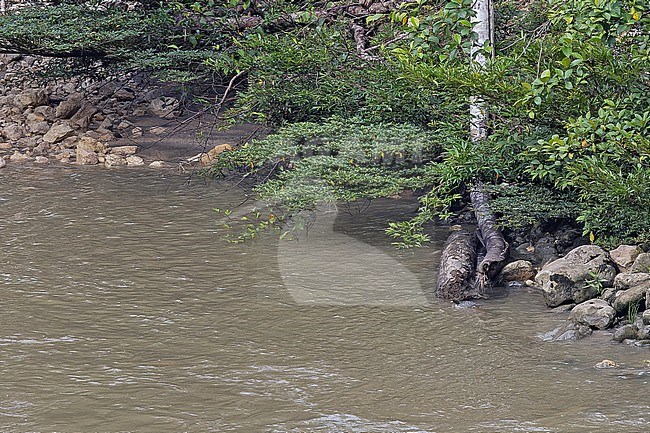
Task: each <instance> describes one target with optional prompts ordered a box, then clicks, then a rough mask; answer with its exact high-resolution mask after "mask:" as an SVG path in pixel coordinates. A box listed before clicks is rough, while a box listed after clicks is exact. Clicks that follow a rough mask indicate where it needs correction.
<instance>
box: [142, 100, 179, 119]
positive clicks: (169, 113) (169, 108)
mask: <svg viewBox="0 0 650 433" xmlns="http://www.w3.org/2000/svg"><path fill="white" fill-rule="evenodd" d="M179 107H180V102H179V101H178V99H176V98H171V97H167V96H161V97H159V98H155V99H154V100H152V101H151V103H150V104H149V113H150V114H153V115H154V116H158V117H162V118H163V119H169V118H172V117H176V116H177V113H176V111H177V110H178V108H179Z"/></svg>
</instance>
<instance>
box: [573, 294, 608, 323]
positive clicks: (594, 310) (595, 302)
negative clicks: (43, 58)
mask: <svg viewBox="0 0 650 433" xmlns="http://www.w3.org/2000/svg"><path fill="white" fill-rule="evenodd" d="M615 317H616V310H614V309H613V308H612V307H611V306H610V305H609V304H608V303H607V302H605V301H603V300H602V299H590V300H588V301H585V302H583V303H581V304H578V305H576V306H575V307H574V308H573V310H571V314H570V315H569V320H570V321H572V322H573V323H576V324H582V325H587V326H589V327H592V328H596V329H607V328H609V327H610V326H611V325H612V323H613V322H614V318H615Z"/></svg>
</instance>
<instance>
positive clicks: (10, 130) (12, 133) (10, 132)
mask: <svg viewBox="0 0 650 433" xmlns="http://www.w3.org/2000/svg"><path fill="white" fill-rule="evenodd" d="M24 134H25V130H24V129H23V127H22V126H20V125H8V126H5V127H4V128H3V129H2V135H4V136H5V137H6V138H7V140H9V141H18V140H20V139H21V138H22V137H23V135H24Z"/></svg>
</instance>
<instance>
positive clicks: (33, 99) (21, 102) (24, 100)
mask: <svg viewBox="0 0 650 433" xmlns="http://www.w3.org/2000/svg"><path fill="white" fill-rule="evenodd" d="M45 104H47V95H46V94H45V91H44V90H42V89H31V90H25V91H24V92H22V93H19V94H18V95H16V96H15V97H14V105H15V106H16V107H18V108H19V109H20V110H24V109H25V108H27V107H38V106H40V105H45Z"/></svg>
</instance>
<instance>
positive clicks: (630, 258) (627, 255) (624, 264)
mask: <svg viewBox="0 0 650 433" xmlns="http://www.w3.org/2000/svg"><path fill="white" fill-rule="evenodd" d="M641 253H643V250H642V249H641V248H640V247H638V246H636V245H621V246H619V247H618V248H616V249H613V250H611V251H610V252H609V256H610V257H611V258H612V260H613V261H614V263H616V265H617V266H618V269H619V271H621V272H625V271H626V270H627V269H628V268H630V267H631V266H632V265H633V264H634V261H635V260H636V258H637V257H638V256H639V254H641Z"/></svg>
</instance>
